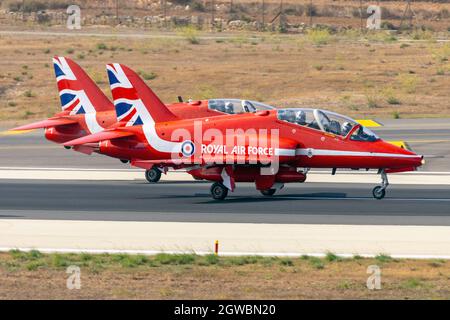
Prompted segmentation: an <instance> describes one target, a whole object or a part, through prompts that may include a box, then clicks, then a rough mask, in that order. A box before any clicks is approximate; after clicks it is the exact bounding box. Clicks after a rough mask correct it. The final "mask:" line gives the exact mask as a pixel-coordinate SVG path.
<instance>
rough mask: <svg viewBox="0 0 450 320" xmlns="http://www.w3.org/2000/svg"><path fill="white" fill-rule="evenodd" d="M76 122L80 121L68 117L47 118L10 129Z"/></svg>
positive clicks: (20, 129) (26, 128)
mask: <svg viewBox="0 0 450 320" xmlns="http://www.w3.org/2000/svg"><path fill="white" fill-rule="evenodd" d="M75 123H78V122H77V121H75V120H70V119H66V118H56V119H47V120H43V121H38V122H34V123H30V124H26V125H23V126H20V127H17V128H14V129H11V130H10V131H22V130H34V129H42V128H48V127H56V126H63V125H67V124H75Z"/></svg>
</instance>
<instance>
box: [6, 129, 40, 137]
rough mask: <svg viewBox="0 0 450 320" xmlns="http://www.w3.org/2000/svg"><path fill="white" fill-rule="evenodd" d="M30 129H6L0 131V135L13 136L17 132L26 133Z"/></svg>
mask: <svg viewBox="0 0 450 320" xmlns="http://www.w3.org/2000/svg"><path fill="white" fill-rule="evenodd" d="M30 131H33V130H18V131H12V130H7V131H2V132H0V136H14V135H17V134H24V133H28V132H30Z"/></svg>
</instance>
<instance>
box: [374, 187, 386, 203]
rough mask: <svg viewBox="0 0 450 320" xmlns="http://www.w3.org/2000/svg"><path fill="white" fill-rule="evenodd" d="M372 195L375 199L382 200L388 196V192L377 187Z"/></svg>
mask: <svg viewBox="0 0 450 320" xmlns="http://www.w3.org/2000/svg"><path fill="white" fill-rule="evenodd" d="M372 194H373V197H374V198H375V199H378V200H381V199H383V198H384V196H385V195H386V190H385V189H383V187H381V186H377V187H375V188H373V190H372Z"/></svg>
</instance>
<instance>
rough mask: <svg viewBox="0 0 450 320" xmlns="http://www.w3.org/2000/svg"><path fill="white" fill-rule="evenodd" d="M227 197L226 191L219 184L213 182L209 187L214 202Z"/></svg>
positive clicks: (225, 188)
mask: <svg viewBox="0 0 450 320" xmlns="http://www.w3.org/2000/svg"><path fill="white" fill-rule="evenodd" d="M227 195H228V189H227V187H225V186H224V185H223V184H221V183H220V182H215V183H213V185H212V186H211V196H212V197H213V199H214V200H223V199H225V198H226V197H227Z"/></svg>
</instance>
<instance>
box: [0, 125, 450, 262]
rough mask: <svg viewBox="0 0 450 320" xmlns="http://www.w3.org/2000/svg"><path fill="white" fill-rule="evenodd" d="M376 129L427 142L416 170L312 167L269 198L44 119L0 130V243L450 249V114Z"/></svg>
mask: <svg viewBox="0 0 450 320" xmlns="http://www.w3.org/2000/svg"><path fill="white" fill-rule="evenodd" d="M380 122H382V123H383V124H384V125H385V126H383V127H380V128H376V129H375V131H376V132H377V133H378V134H379V135H380V137H382V138H383V139H386V140H394V141H398V140H404V141H406V142H408V143H409V145H410V146H411V147H412V149H413V150H414V151H415V152H417V153H420V154H424V155H425V158H426V160H427V163H426V165H425V166H424V167H423V168H422V169H421V170H420V171H419V172H416V173H413V174H396V175H391V178H390V180H391V185H390V186H389V188H388V193H387V196H386V198H385V199H383V200H375V199H373V197H372V194H371V191H372V188H373V187H374V186H375V185H377V184H379V177H377V176H375V175H373V174H372V175H371V174H364V173H353V172H347V173H341V172H339V171H338V174H337V175H336V176H331V175H330V172H328V171H327V172H321V171H319V172H315V173H314V172H313V173H310V174H309V177H308V180H307V182H306V183H304V184H288V185H286V187H285V188H284V189H283V190H281V191H280V192H279V193H277V194H276V195H275V196H274V197H272V198H265V197H263V196H262V195H261V194H259V192H258V191H256V190H255V188H254V185H253V184H238V187H237V189H236V191H235V192H234V193H230V195H229V197H228V198H227V199H226V200H225V201H223V202H217V201H214V200H212V199H211V197H210V195H209V188H210V183H208V182H202V181H192V180H188V179H184V178H183V179H180V174H179V173H173V172H172V173H169V175H168V176H167V177H165V178H163V179H167V180H166V181H161V182H159V183H158V184H152V185H150V184H148V183H147V182H146V181H145V180H144V178H143V171H142V170H139V169H131V168H130V167H129V166H128V165H124V164H122V163H120V162H119V161H118V160H116V159H111V158H107V157H103V156H100V155H92V156H86V155H84V154H79V153H77V152H73V151H70V150H65V149H63V148H62V147H60V146H58V145H56V144H53V143H50V142H48V141H46V140H45V138H43V135H42V132H41V131H33V132H28V133H25V134H20V135H9V134H5V133H4V132H3V134H0V250H9V249H11V248H21V249H31V248H37V249H40V250H43V251H51V252H54V251H58V252H59V251H64V252H79V251H89V252H128V253H139V252H140V253H147V254H148V253H156V252H161V251H164V252H186V251H188V252H192V251H194V252H196V253H208V252H211V250H212V248H213V243H214V241H215V240H220V243H221V253H222V254H229V255H233V254H258V255H301V254H315V255H324V254H325V253H326V252H327V251H331V252H334V253H337V254H341V255H352V254H362V255H371V256H373V255H376V254H378V253H386V254H391V255H392V256H396V257H429V258H430V257H439V258H446V259H449V258H450V236H449V234H450V125H449V124H450V119H427V120H420V119H417V120H386V121H380Z"/></svg>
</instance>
